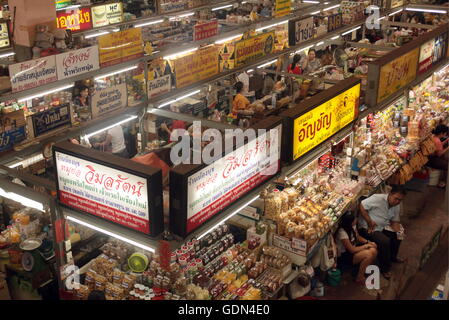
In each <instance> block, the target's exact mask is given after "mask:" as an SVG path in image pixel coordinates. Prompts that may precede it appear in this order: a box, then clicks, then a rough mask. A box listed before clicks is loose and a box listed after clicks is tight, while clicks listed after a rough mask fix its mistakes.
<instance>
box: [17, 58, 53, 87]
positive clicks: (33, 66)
mask: <svg viewBox="0 0 449 320" xmlns="http://www.w3.org/2000/svg"><path fill="white" fill-rule="evenodd" d="M9 77H10V79H11V87H12V92H18V91H23V90H28V89H32V88H37V87H40V86H43V85H46V84H47V83H50V82H55V81H56V80H58V75H57V72H56V59H55V56H49V57H45V58H39V59H34V60H30V61H25V62H20V63H15V64H12V65H10V66H9Z"/></svg>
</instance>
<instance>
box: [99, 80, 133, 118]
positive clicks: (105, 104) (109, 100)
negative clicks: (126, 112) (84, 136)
mask: <svg viewBox="0 0 449 320" xmlns="http://www.w3.org/2000/svg"><path fill="white" fill-rule="evenodd" d="M127 102H128V94H127V91H126V83H122V84H119V85H117V86H113V87H110V88H105V89H101V90H96V91H95V93H94V94H93V96H92V119H95V118H98V117H101V116H103V115H104V114H106V113H108V112H111V111H115V110H119V109H123V108H126V106H127Z"/></svg>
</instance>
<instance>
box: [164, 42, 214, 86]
mask: <svg viewBox="0 0 449 320" xmlns="http://www.w3.org/2000/svg"><path fill="white" fill-rule="evenodd" d="M172 61H173V67H174V69H175V75H176V88H183V87H186V86H188V85H191V84H193V83H195V82H198V81H201V80H205V79H207V78H210V77H213V76H214V75H216V74H218V47H216V46H209V47H206V48H204V49H199V50H197V51H195V52H192V53H189V54H187V55H185V56H183V57H180V58H176V59H174V60H172Z"/></svg>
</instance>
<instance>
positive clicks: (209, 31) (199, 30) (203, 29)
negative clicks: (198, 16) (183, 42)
mask: <svg viewBox="0 0 449 320" xmlns="http://www.w3.org/2000/svg"><path fill="white" fill-rule="evenodd" d="M217 34H218V22H217V20H215V21H212V22H208V23H202V24H198V25H196V26H195V27H194V29H193V40H194V41H199V40H203V39H207V38H210V37H214V36H216V35H217Z"/></svg>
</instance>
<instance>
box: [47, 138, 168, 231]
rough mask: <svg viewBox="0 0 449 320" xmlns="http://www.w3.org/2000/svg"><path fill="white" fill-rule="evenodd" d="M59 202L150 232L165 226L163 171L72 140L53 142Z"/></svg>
mask: <svg viewBox="0 0 449 320" xmlns="http://www.w3.org/2000/svg"><path fill="white" fill-rule="evenodd" d="M53 158H54V163H55V167H56V183H57V190H58V200H59V202H60V203H61V204H62V205H64V206H67V207H70V208H72V209H75V210H77V211H81V212H83V213H86V214H89V215H92V216H96V217H98V218H100V219H103V220H107V221H109V222H112V223H114V224H117V225H120V226H122V227H125V228H127V229H131V230H134V231H137V232H140V233H144V234H147V235H150V236H157V235H158V234H160V233H161V232H162V231H163V229H164V225H163V212H162V172H161V170H160V169H156V168H152V167H149V166H144V165H142V164H139V163H135V162H133V161H131V160H127V159H122V158H119V157H116V156H113V155H111V154H108V153H103V152H99V151H95V150H91V149H88V148H85V147H81V146H79V145H74V144H72V143H70V142H61V143H58V144H56V145H55V146H54V147H53Z"/></svg>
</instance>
